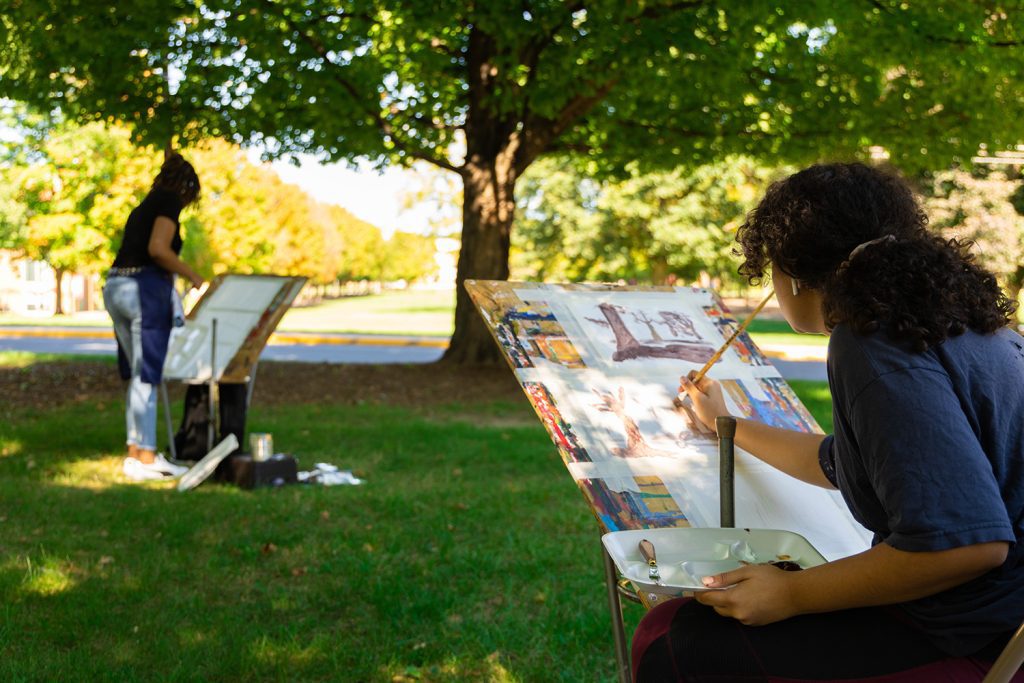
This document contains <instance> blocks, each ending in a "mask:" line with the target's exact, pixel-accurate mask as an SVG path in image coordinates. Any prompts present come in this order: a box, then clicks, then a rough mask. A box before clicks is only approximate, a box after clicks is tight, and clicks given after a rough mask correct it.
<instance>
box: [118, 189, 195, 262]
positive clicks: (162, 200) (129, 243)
mask: <svg viewBox="0 0 1024 683" xmlns="http://www.w3.org/2000/svg"><path fill="white" fill-rule="evenodd" d="M180 213H181V200H180V199H178V195H176V194H175V193H173V192H171V191H170V190H164V189H160V188H154V189H153V190H150V192H149V194H148V195H146V198H145V199H143V200H142V203H141V204H139V205H138V206H137V207H135V209H134V210H133V211H132V212H131V213H130V214H129V215H128V221H127V222H126V223H125V226H124V237H123V239H122V240H121V248H120V249H118V250H117V256H116V257H115V258H114V268H136V267H140V266H152V265H155V264H154V262H153V257H152V256H150V255H149V238H150V237H151V236H152V234H153V223H154V222H155V221H156V219H157V217H158V216H165V217H166V218H170V219H171V220H172V221H174V237H173V238H172V239H171V249H173V250H174V253H175V254H180V253H181V224H180V223H178V215H179V214H180Z"/></svg>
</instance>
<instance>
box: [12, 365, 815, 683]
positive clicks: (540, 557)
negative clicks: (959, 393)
mask: <svg viewBox="0 0 1024 683" xmlns="http://www.w3.org/2000/svg"><path fill="white" fill-rule="evenodd" d="M14 361H17V362H21V363H25V362H26V359H25V358H24V357H22V358H21V359H20V360H18V359H17V357H12V356H6V357H5V358H3V359H0V362H5V363H7V364H11V363H12V362H14ZM794 386H795V388H796V390H797V391H798V393H799V394H800V395H801V396H802V397H805V399H806V400H807V403H808V405H809V406H810V407H811V409H812V411H813V412H814V413H815V415H816V416H817V418H818V419H819V421H820V422H821V423H822V425H823V426H827V425H828V423H829V422H830V420H829V419H828V417H829V416H828V411H829V401H828V394H827V389H823V387H822V386H821V385H820V384H818V383H806V382H805V383H794ZM0 411H2V412H3V415H2V419H0V653H2V657H0V680H3V681H30V680H33V681H34V680H61V681H132V680H140V681H141V680H161V681H192V680H208V681H228V680H268V681H462V680H472V681H523V682H532V681H547V680H561V681H612V680H614V675H613V672H614V653H613V648H612V640H611V631H610V622H609V615H608V613H607V606H606V598H605V592H604V583H603V574H602V565H601V560H600V551H599V545H598V544H599V532H598V527H597V524H596V522H595V521H594V519H593V518H592V516H591V515H590V513H589V511H588V508H587V505H586V504H585V502H584V499H583V497H582V495H581V494H580V492H579V490H578V489H577V488H576V486H575V484H574V483H573V481H572V479H571V477H570V476H569V474H568V473H567V472H566V471H565V467H564V465H563V464H562V462H561V460H560V459H559V457H558V456H557V454H556V452H555V451H554V448H553V446H552V444H551V442H550V440H549V439H548V437H547V435H546V433H545V432H544V430H543V428H542V427H541V425H540V423H539V422H538V421H537V420H536V418H535V417H534V416H533V414H532V412H531V410H530V409H529V407H528V405H527V404H526V402H525V401H523V402H521V403H515V404H510V403H507V402H504V403H503V402H494V403H487V404H482V405H474V406H467V405H458V404H454V403H441V404H440V405H436V406H432V407H431V408H430V409H429V411H426V410H412V409H395V408H388V407H383V406H374V405H358V406H343V405H333V404H330V403H324V404H314V405H306V406H294V407H285V408H282V407H276V408H273V409H272V410H264V409H260V407H259V403H258V402H257V404H256V405H255V406H254V409H253V411H252V413H251V415H250V418H249V426H250V428H251V429H254V430H255V429H258V430H262V431H268V432H272V433H273V434H274V440H275V444H276V445H277V446H278V447H279V448H281V449H284V450H287V451H290V452H294V453H295V454H297V455H298V457H299V458H300V462H301V466H302V467H307V468H308V467H311V466H312V465H313V464H314V463H316V462H318V461H326V462H330V463H334V464H336V465H338V466H340V467H342V468H352V469H354V470H355V471H356V472H357V474H359V475H360V476H363V477H365V479H366V484H365V485H363V486H359V487H335V488H324V487H305V486H289V487H285V488H282V489H276V490H268V489H263V490H256V491H243V490H239V489H237V488H234V487H229V486H224V485H216V484H207V485H203V486H201V487H200V488H198V489H196V490H194V491H192V492H188V493H178V492H177V491H176V490H174V489H173V488H172V487H171V486H170V485H164V484H161V483H156V484H133V483H129V482H127V481H125V480H124V479H123V478H122V477H121V476H120V475H119V473H118V467H119V462H120V458H121V453H120V446H119V444H120V443H121V442H122V440H123V413H122V407H121V404H120V401H109V402H104V401H97V400H89V401H83V402H79V403H72V404H69V405H67V406H65V407H61V408H56V409H53V410H51V411H49V412H39V411H37V410H28V409H25V408H20V407H18V406H17V405H16V403H15V402H13V401H10V400H8V401H4V402H2V403H0ZM640 616H641V611H640V608H639V607H637V606H635V605H630V606H628V607H627V612H626V626H627V629H628V630H630V631H631V630H632V628H633V627H634V626H635V624H636V622H637V621H638V620H639V617H640Z"/></svg>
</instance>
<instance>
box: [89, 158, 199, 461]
mask: <svg viewBox="0 0 1024 683" xmlns="http://www.w3.org/2000/svg"><path fill="white" fill-rule="evenodd" d="M199 191H200V187H199V177H198V176H197V175H196V172H195V169H194V168H192V164H190V163H189V162H187V161H186V160H185V159H184V158H183V157H182V156H181V155H180V154H177V153H175V152H168V153H167V154H166V155H165V158H164V163H163V165H162V166H161V167H160V173H159V174H158V175H157V176H156V179H155V180H154V181H153V186H152V187H151V188H150V190H149V194H147V195H146V198H145V199H143V200H142V203H141V204H139V205H138V206H137V207H136V208H135V209H134V210H133V211H132V212H131V214H129V216H128V221H127V222H126V224H125V228H124V234H123V237H122V239H121V246H120V248H119V249H118V252H117V256H116V257H115V258H114V264H113V266H112V267H111V268H110V270H109V271H108V272H107V281H106V284H105V285H104V286H103V303H104V305H105V307H106V309H107V312H108V313H109V314H110V317H111V319H112V320H113V322H114V333H115V336H116V337H117V345H118V365H119V367H120V370H121V376H122V377H123V378H124V379H126V380H129V382H128V394H127V408H126V411H125V413H126V415H125V422H126V425H127V430H128V439H127V443H128V453H127V457H125V459H124V463H123V469H124V473H125V475H126V476H127V477H128V478H129V479H134V480H145V479H162V478H165V477H173V476H178V475H180V474H182V473H184V472H185V471H186V468H184V467H181V466H179V465H175V464H173V463H170V462H168V461H167V460H166V459H165V458H164V457H163V456H162V455H161V454H159V453H157V452H156V385H158V384H160V381H161V379H162V375H163V366H164V358H165V357H166V355H167V345H168V340H169V338H170V334H171V327H172V325H173V324H174V320H175V318H176V317H179V318H180V312H178V311H177V310H176V309H177V308H178V307H180V301H178V299H177V292H175V290H174V275H175V274H177V275H181V276H182V277H184V278H186V279H188V281H189V282H190V283H191V284H192V286H193V287H200V286H201V285H202V284H203V278H201V277H200V276H199V275H197V274H196V272H195V271H194V270H193V269H192V268H191V267H189V265H188V264H187V263H185V262H184V261H182V260H181V258H179V256H178V254H180V253H181V247H182V239H181V231H180V223H179V221H178V216H179V214H180V213H181V210H182V209H183V208H185V207H186V206H188V205H189V204H192V203H193V202H195V201H196V200H197V199H198V198H199Z"/></svg>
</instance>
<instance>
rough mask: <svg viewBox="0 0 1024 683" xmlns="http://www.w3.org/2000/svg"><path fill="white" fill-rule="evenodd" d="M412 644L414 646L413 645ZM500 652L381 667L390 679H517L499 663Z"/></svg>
mask: <svg viewBox="0 0 1024 683" xmlns="http://www.w3.org/2000/svg"><path fill="white" fill-rule="evenodd" d="M414 647H415V646H414ZM502 657H503V655H502V654H501V653H500V652H492V653H491V654H489V655H487V656H486V657H485V658H484V659H482V660H475V659H474V660H463V659H459V658H452V657H449V658H446V659H445V660H444V661H443V662H440V663H437V664H422V665H419V666H415V665H411V664H401V663H393V664H391V665H389V666H388V667H387V668H386V669H385V670H384V672H383V673H384V676H383V679H384V680H389V681H392V683H429V682H431V681H486V682H487V683H518V682H519V681H520V680H522V679H520V678H519V677H517V676H514V675H513V674H512V673H511V672H510V671H509V670H508V669H507V668H505V666H504V665H503V664H502V662H501V660H502Z"/></svg>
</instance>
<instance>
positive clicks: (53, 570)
mask: <svg viewBox="0 0 1024 683" xmlns="http://www.w3.org/2000/svg"><path fill="white" fill-rule="evenodd" d="M10 564H13V565H14V566H15V567H19V568H22V569H23V570H24V572H25V575H24V578H23V579H22V582H21V591H20V592H22V593H23V594H26V595H40V596H50V595H57V594H59V593H63V592H65V591H69V590H71V589H72V588H74V587H75V584H76V583H77V581H76V580H75V579H74V578H73V577H72V576H71V574H72V572H76V571H78V570H77V568H76V567H75V565H74V564H73V563H72V562H71V561H69V560H62V559H58V558H55V557H50V556H48V555H45V554H44V555H43V556H42V557H41V558H40V559H38V560H35V561H33V560H32V558H31V557H16V558H15V559H14V561H13V563H9V565H8V566H10Z"/></svg>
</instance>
